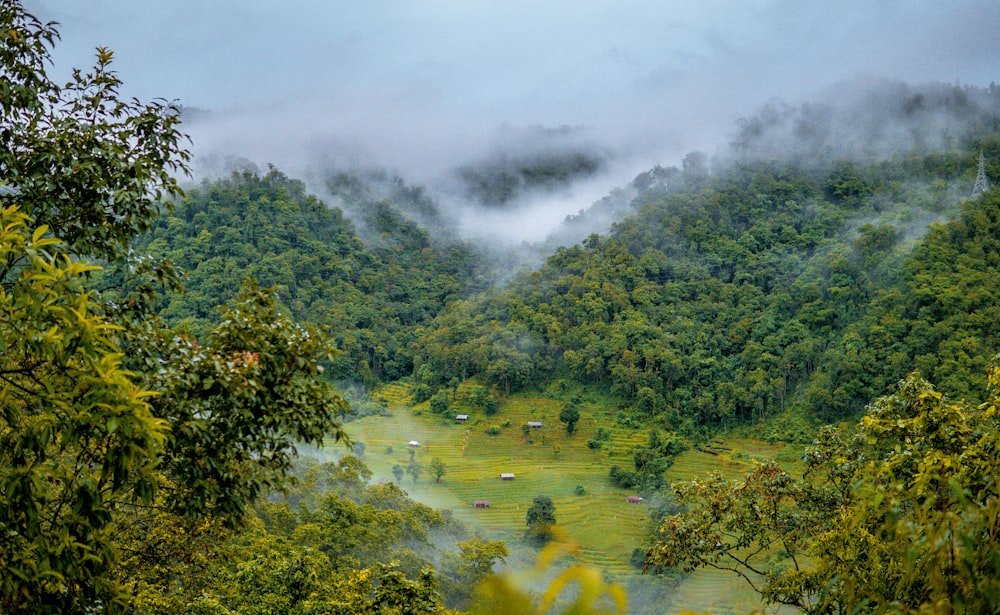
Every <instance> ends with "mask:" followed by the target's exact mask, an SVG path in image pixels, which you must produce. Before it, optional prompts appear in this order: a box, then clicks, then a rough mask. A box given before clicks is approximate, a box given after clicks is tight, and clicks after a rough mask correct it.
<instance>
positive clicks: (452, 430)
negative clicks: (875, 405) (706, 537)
mask: <svg viewBox="0 0 1000 615" xmlns="http://www.w3.org/2000/svg"><path fill="white" fill-rule="evenodd" d="M380 396H381V398H382V399H384V400H386V401H387V402H388V404H389V408H390V411H391V416H372V417H366V418H363V419H360V420H357V421H354V422H352V423H350V424H349V425H347V430H348V432H349V433H350V434H351V437H352V438H353V439H354V440H355V441H361V442H364V443H365V445H366V449H365V454H364V461H365V463H366V464H368V466H369V467H370V468H371V469H372V470H373V472H374V473H375V477H376V479H377V480H390V481H392V480H395V478H394V476H393V472H392V468H393V466H394V465H399V466H403V467H406V466H407V465H408V464H409V463H410V458H411V454H412V456H413V458H414V459H415V460H416V461H417V462H419V463H420V464H421V465H422V466H423V468H424V474H423V475H422V476H421V478H420V479H419V480H418V481H417V482H416V483H414V481H413V479H412V478H411V477H410V476H409V475H406V476H405V477H404V478H403V480H402V486H403V487H404V488H405V489H406V490H407V491H408V492H409V493H410V495H411V496H412V497H413V498H414V499H416V500H418V501H421V502H424V503H427V504H429V505H432V506H434V507H437V508H446V509H450V510H452V511H453V513H454V514H455V516H456V518H458V519H460V520H461V521H463V522H464V523H466V524H467V525H469V526H470V528H472V529H473V530H474V531H478V532H480V533H481V534H482V535H484V536H486V537H489V538H493V539H502V540H506V541H507V542H508V545H509V546H511V547H515V548H516V547H517V546H518V545H519V544H520V543H521V536H522V534H523V532H524V530H525V513H526V511H527V509H528V507H529V506H530V505H531V500H532V498H534V496H536V495H539V494H543V495H548V496H549V497H551V498H552V500H553V502H554V503H555V506H556V518H557V520H558V522H559V525H560V526H562V527H563V528H564V529H565V530H566V532H567V533H568V534H569V536H570V537H571V538H573V539H575V540H576V541H578V542H579V543H580V545H581V547H582V553H581V556H580V558H581V559H582V560H583V561H584V562H586V563H588V564H591V565H594V566H596V567H598V568H599V569H601V570H602V571H604V572H605V574H606V575H607V576H608V577H609V578H612V579H617V580H621V579H624V578H626V577H627V576H629V575H635V574H638V571H637V570H636V569H634V568H633V567H631V565H630V564H629V558H630V557H631V554H632V551H633V549H635V548H637V547H642V546H643V544H644V543H645V540H646V536H647V533H648V531H649V528H648V515H647V513H648V511H647V508H646V506H645V505H643V504H639V505H636V504H629V503H628V502H627V500H626V496H627V495H629V492H626V491H623V490H621V489H617V488H615V487H612V486H611V484H610V483H609V482H608V478H607V476H608V468H609V467H610V466H611V465H613V464H617V465H620V466H622V467H628V466H630V465H631V450H632V448H633V447H635V446H637V445H641V444H645V442H646V440H647V433H646V431H645V430H634V429H629V428H625V427H622V426H620V425H617V424H616V423H615V421H614V410H613V409H610V408H607V407H604V406H602V405H601V400H593V403H587V402H586V401H585V402H584V403H583V404H581V405H580V406H579V408H580V415H581V418H580V421H579V423H578V424H577V432H576V433H575V434H574V435H572V436H570V435H568V434H567V433H566V430H565V427H564V425H563V424H562V423H560V422H559V419H558V415H559V410H560V408H561V403H560V402H559V401H557V400H553V399H547V398H542V397H535V396H515V397H512V398H510V399H508V400H506V401H505V403H504V404H503V406H502V408H501V410H500V412H499V413H498V414H497V415H495V416H486V415H485V414H483V413H482V412H477V411H475V410H468V409H465V408H462V409H459V410H456V411H455V412H453V413H449V414H448V415H447V416H438V415H434V414H431V413H430V412H429V411H428V410H427V408H426V407H425V405H418V406H416V407H413V408H410V407H407V406H405V405H404V404H405V403H406V402H407V401H408V399H407V398H406V395H405V390H402V389H401V388H387V389H384V390H382V391H380ZM457 413H462V414H468V415H469V420H468V421H467V422H465V423H459V422H457V421H455V419H454V415H455V414H457ZM528 421H538V422H541V423H542V424H543V426H542V427H541V428H540V429H531V430H530V431H529V432H528V435H527V437H526V436H525V434H524V433H523V431H522V425H524V424H525V423H527V422H528ZM490 426H495V427H498V428H499V433H498V434H496V435H489V434H488V433H487V428H488V427H490ZM598 427H603V429H604V430H606V431H607V432H609V434H610V435H609V437H608V438H607V440H605V441H604V442H603V445H602V447H601V448H600V449H591V448H589V447H588V446H587V441H588V440H590V439H591V438H593V437H594V436H595V434H596V432H597V428H598ZM411 440H415V441H418V442H420V446H419V448H411V447H410V446H408V442H410V441H411ZM713 450H714V451H715V452H717V454H716V455H711V454H707V453H704V452H699V451H696V450H693V449H692V450H689V451H687V452H685V453H682V454H681V455H680V456H678V458H677V461H676V463H675V464H674V466H673V467H672V468H671V469H670V471H669V473H668V477H669V479H670V480H672V481H678V480H685V479H690V478H693V477H698V476H703V475H705V474H706V473H708V472H710V471H716V472H720V473H722V474H723V475H725V476H727V477H732V478H737V477H739V476H741V475H742V474H743V473H744V472H745V471H746V470H748V469H749V468H751V467H752V464H753V463H754V460H758V459H765V458H771V459H774V458H792V457H794V452H793V451H792V450H791V449H790V448H789V447H787V446H785V445H782V444H768V443H766V442H760V441H756V440H752V439H736V440H732V441H727V442H725V443H717V444H716V446H715V447H714V448H713ZM435 457H436V458H439V459H441V460H442V461H443V462H444V463H445V465H446V466H447V473H446V474H445V476H444V477H443V479H442V481H441V482H440V483H436V482H435V480H434V477H433V476H431V475H430V462H431V460H432V459H433V458H435ZM501 473H513V474H515V476H516V478H515V479H514V480H513V481H501V480H500V478H499V475H500V474H501ZM578 486H580V487H582V488H583V490H584V493H583V494H582V495H581V494H579V493H578V492H577V491H578V490H577V487H578ZM475 500H489V501H490V503H491V506H490V508H488V509H474V508H473V507H472V503H473V501H475ZM758 607H759V605H758V604H757V603H756V602H755V595H754V594H753V593H752V592H751V591H750V590H749V589H748V588H745V587H744V584H743V583H742V582H740V581H738V580H737V579H736V578H735V577H734V576H733V575H728V574H723V573H719V572H716V571H701V572H698V573H696V574H694V575H691V576H689V577H687V578H686V579H685V581H684V582H683V583H682V585H681V587H680V588H679V591H678V592H677V593H676V594H675V600H674V604H673V605H672V606H671V608H669V610H668V611H667V612H680V611H681V610H683V609H698V610H705V609H707V608H711V609H712V612H713V613H726V612H748V611H749V610H751V609H753V608H758Z"/></svg>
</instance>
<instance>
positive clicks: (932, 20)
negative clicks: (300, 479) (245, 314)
mask: <svg viewBox="0 0 1000 615" xmlns="http://www.w3.org/2000/svg"><path fill="white" fill-rule="evenodd" d="M25 6H26V7H27V8H28V9H29V11H31V12H32V13H34V14H35V15H37V16H38V17H40V18H41V19H43V20H54V21H58V22H60V24H61V26H60V32H61V36H62V40H61V42H59V43H58V44H57V46H56V49H55V52H54V58H55V62H56V67H55V68H56V71H57V73H56V74H58V71H59V70H63V71H66V72H67V73H68V69H69V67H70V66H87V65H89V64H90V63H91V62H92V59H93V56H94V51H93V50H94V48H95V47H98V46H106V47H109V48H111V49H112V50H114V52H115V62H114V67H115V68H116V69H117V71H118V73H119V75H120V76H121V78H122V79H123V81H124V83H125V88H124V90H123V93H124V94H126V95H129V96H136V97H138V98H139V99H141V100H148V99H152V98H157V97H159V98H166V99H169V100H176V101H178V102H179V103H181V104H183V105H185V106H189V107H198V108H201V109H208V110H212V111H213V112H215V115H214V116H213V117H214V118H215V121H214V122H213V123H211V124H210V125H201V126H194V125H192V126H191V127H190V130H189V132H190V133H191V136H192V138H193V140H194V144H193V149H194V152H195V154H196V155H199V156H202V157H203V158H204V159H208V158H210V157H211V156H213V155H239V156H244V157H246V158H249V159H250V160H253V161H254V162H257V163H261V164H263V163H268V162H273V163H275V164H278V165H279V166H282V165H284V166H286V167H289V168H292V169H298V168H302V167H304V165H307V164H308V160H309V159H312V158H314V157H316V156H317V155H318V154H317V152H323V153H324V154H325V155H328V156H331V157H334V158H338V157H340V158H345V157H346V158H348V159H351V160H354V161H359V160H360V161H364V162H371V163H377V164H380V165H385V166H387V167H388V168H390V169H393V170H398V171H400V172H401V174H403V176H404V177H413V178H414V180H415V181H418V182H419V181H431V178H433V177H435V176H439V175H441V174H442V173H444V172H446V170H447V169H449V168H452V167H454V166H455V165H456V164H460V163H461V161H463V160H467V159H469V158H474V157H476V156H483V155H485V153H486V152H488V151H489V149H490V148H491V147H495V142H496V139H497V138H498V137H497V135H498V134H499V133H501V132H503V127H510V126H514V127H521V126H545V127H559V126H571V127H574V128H575V129H578V130H580V131H582V133H584V134H586V135H588V138H590V139H592V140H593V141H594V142H596V143H600V144H602V146H605V147H607V148H609V149H610V150H611V151H614V152H615V153H616V155H617V156H618V159H619V160H621V161H628V164H625V163H623V165H622V167H621V172H622V173H625V172H629V173H631V172H632V171H636V170H642V169H643V168H649V166H651V165H652V164H664V165H670V164H678V163H679V161H680V159H681V158H682V157H683V155H684V154H685V153H687V152H689V151H692V150H702V151H705V152H708V153H712V152H713V151H714V150H715V149H717V148H720V147H722V146H723V145H724V144H725V142H726V138H727V136H728V135H730V134H731V133H732V131H733V129H734V125H735V120H736V119H738V118H739V117H741V116H745V115H750V114H752V113H753V112H754V111H755V110H756V109H757V108H759V107H760V106H761V105H762V104H764V103H766V102H767V101H768V100H770V99H773V98H780V99H782V100H786V101H789V102H792V103H794V102H797V101H801V100H808V99H809V97H810V96H812V95H815V94H816V93H817V92H820V91H827V92H828V91H829V90H828V88H829V86H830V85H831V84H835V83H838V82H841V81H843V80H849V79H854V78H858V77H866V78H886V79H898V80H903V81H907V82H911V83H926V82H944V83H961V84H970V85H977V86H986V85H989V84H990V82H992V81H1000V79H998V78H997V72H998V68H1000V38H998V32H1000V0H934V1H927V0H905V1H904V0H837V1H833V0H742V1H722V0H699V1H692V0H683V1H679V0H611V1H596V0H572V1H569V0H492V1H480V0H451V1H443V0H394V1H390V0H364V1H362V2H358V1H357V0H352V1H351V2H344V1H341V0H281V1H280V2H279V1H277V0H170V1H164V0H27V1H26V2H25ZM824 88H827V89H824ZM626 167H627V168H626ZM616 181H617V180H616ZM595 189H597V188H595ZM574 198H578V197H574ZM588 198H589V197H588ZM574 207H575V205H574ZM576 209H578V208H575V209H571V211H576Z"/></svg>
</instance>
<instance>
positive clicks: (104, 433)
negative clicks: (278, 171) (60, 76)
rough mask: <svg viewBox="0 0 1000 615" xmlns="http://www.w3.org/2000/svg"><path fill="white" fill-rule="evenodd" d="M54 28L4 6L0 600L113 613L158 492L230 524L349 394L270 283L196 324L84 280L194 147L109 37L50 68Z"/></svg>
mask: <svg viewBox="0 0 1000 615" xmlns="http://www.w3.org/2000/svg"><path fill="white" fill-rule="evenodd" d="M56 38H57V33H56V31H55V29H54V27H53V25H52V24H42V23H41V22H39V21H38V20H37V19H36V18H34V17H32V16H31V15H29V14H27V13H26V12H25V11H24V9H23V8H22V6H21V5H20V3H19V2H17V1H12V2H4V3H3V4H2V6H0V70H2V78H0V187H2V188H3V189H2V190H0V207H2V210H0V568H2V569H3V574H0V611H3V612H4V613H12V614H16V613H38V612H59V613H84V612H87V613H89V612H97V611H101V612H112V613H113V612H121V611H124V610H126V608H127V602H128V600H129V597H128V596H127V595H126V593H125V592H124V591H123V587H122V585H121V579H122V578H124V577H125V576H126V575H119V574H118V572H119V571H118V570H117V569H116V564H117V562H118V561H119V556H120V553H121V551H122V548H123V547H126V546H127V548H129V549H130V550H132V551H140V552H143V553H144V554H145V555H148V557H149V558H153V559H155V558H156V557H157V554H156V552H155V548H154V547H155V545H153V544H151V543H150V542H146V541H143V540H138V541H134V540H132V541H131V542H129V543H128V544H127V545H126V544H124V543H122V542H121V540H123V539H124V537H135V536H140V537H142V536H143V535H144V534H143V533H142V532H140V531H134V530H135V528H139V529H141V528H144V527H153V526H154V524H153V523H152V522H151V520H152V519H154V518H155V516H156V515H158V514H159V512H158V511H160V510H167V511H169V512H172V513H174V514H176V515H178V516H179V518H182V519H186V520H188V522H189V523H197V521H198V520H199V519H205V520H211V521H212V522H213V523H214V522H219V523H221V524H222V525H223V526H235V525H237V524H238V523H239V522H240V521H241V519H242V517H243V513H244V511H245V507H246V505H247V504H248V503H249V502H252V501H253V500H254V499H255V498H256V497H257V496H258V495H259V494H261V493H262V491H264V490H265V489H269V488H271V487H277V486H280V485H281V483H282V482H283V480H284V478H285V476H286V474H287V472H288V470H289V466H290V460H291V458H292V456H293V455H294V454H295V449H294V443H295V442H310V443H314V444H321V443H322V441H323V440H324V438H325V436H326V435H328V434H329V435H332V436H333V437H334V438H336V439H341V438H343V437H344V435H343V433H342V432H341V431H340V426H339V422H338V419H337V414H338V412H340V411H341V410H343V409H344V404H343V402H342V401H341V400H340V398H339V397H337V396H336V395H335V394H333V392H332V390H331V389H330V388H329V387H328V386H326V385H324V384H322V383H321V382H320V381H319V380H318V377H319V375H320V372H321V371H322V366H321V363H322V362H324V361H327V360H328V359H329V358H330V357H331V356H332V354H333V352H334V351H333V349H332V348H331V347H330V346H329V345H328V344H327V343H326V342H325V341H324V340H323V338H322V337H321V336H318V335H316V334H315V332H313V331H309V330H307V329H304V328H301V327H299V326H297V325H295V324H294V323H292V322H291V321H289V320H288V319H286V318H285V317H283V316H282V315H280V314H279V313H278V312H277V311H276V309H275V306H274V303H273V300H272V299H271V298H270V296H269V295H268V294H267V293H266V292H262V291H260V290H258V289H256V288H253V287H249V288H247V289H246V291H245V293H244V294H243V295H242V296H241V298H240V299H239V300H238V301H237V302H236V304H235V306H234V307H233V308H232V309H230V310H228V311H227V312H226V313H225V314H224V317H223V319H222V322H221V323H220V324H219V326H218V327H217V328H216V329H215V330H214V331H213V332H212V333H211V334H210V335H209V336H208V337H207V338H205V339H203V340H201V341H196V340H194V339H193V338H191V337H190V336H188V335H186V334H183V333H178V332H174V331H170V330H167V329H165V328H163V327H162V326H160V325H159V324H158V322H157V321H156V319H154V318H151V317H150V316H149V314H146V313H144V312H143V308H144V305H145V304H144V303H143V302H142V301H138V300H136V301H132V300H127V301H123V302H114V303H112V302H111V301H109V300H108V297H107V296H104V297H101V296H100V295H98V294H97V292H96V291H95V290H94V288H93V285H94V284H93V278H92V276H93V272H94V271H95V270H96V269H97V268H96V267H94V266H93V265H90V264H87V263H86V262H85V260H84V259H86V258H87V257H99V258H102V259H104V260H105V262H112V263H114V262H119V263H123V262H125V261H127V260H128V259H129V253H128V249H127V246H128V243H129V241H130V240H131V239H132V238H133V237H134V236H135V234H136V233H138V232H140V231H142V230H144V229H146V228H148V226H149V224H150V221H151V220H152V218H153V217H154V216H155V215H157V202H158V199H159V198H160V197H162V196H171V195H173V196H176V195H177V194H179V189H178V186H177V183H176V180H175V179H174V176H173V172H174V171H184V170H185V162H186V160H187V153H186V152H185V151H184V150H183V149H182V148H181V147H180V142H181V140H182V138H183V137H182V135H181V134H180V133H179V132H178V131H177V129H176V126H177V122H178V118H177V110H176V109H175V108H174V107H172V106H170V105H164V104H159V103H154V104H150V105H142V104H140V103H138V102H132V103H126V102H122V101H120V100H119V98H118V87H119V85H120V82H119V80H118V79H117V77H116V76H115V74H114V73H113V72H111V71H110V69H109V64H110V61H111V53H110V52H108V51H106V50H98V54H97V55H98V58H97V64H96V66H95V67H94V69H93V70H92V71H91V72H87V73H84V72H81V71H76V72H74V74H73V77H72V80H71V81H70V83H69V85H67V86H59V85H57V84H55V83H54V82H52V81H51V80H50V79H49V78H48V76H47V74H46V68H47V64H48V63H49V54H50V49H51V45H52V42H53V41H54V40H55V39H56ZM156 273H158V274H159V275H160V276H161V277H162V276H163V275H164V273H165V270H164V269H158V270H157V271H156ZM133 299H135V298H134V297H133ZM145 535H146V536H150V535H149V534H148V533H147V534H145ZM130 540H131V539H130Z"/></svg>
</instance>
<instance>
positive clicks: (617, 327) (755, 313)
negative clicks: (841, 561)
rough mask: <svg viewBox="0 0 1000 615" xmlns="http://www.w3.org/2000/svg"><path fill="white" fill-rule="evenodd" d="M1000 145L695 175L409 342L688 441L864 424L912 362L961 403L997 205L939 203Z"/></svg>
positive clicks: (497, 378) (991, 300) (511, 382)
mask: <svg viewBox="0 0 1000 615" xmlns="http://www.w3.org/2000/svg"><path fill="white" fill-rule="evenodd" d="M997 145H998V143H997V141H996V140H995V139H991V140H988V141H987V142H982V141H980V142H978V143H976V144H974V146H973V147H970V148H969V149H967V150H966V151H963V152H959V151H954V152H952V153H949V154H941V153H935V154H926V155H917V154H910V155H905V156H896V157H894V158H892V159H890V160H889V161H886V162H882V163H878V164H867V165H866V164H862V163H859V162H850V161H843V162H838V163H836V164H833V165H832V166H831V167H829V168H827V169H825V170H823V171H822V172H817V171H816V170H809V171H806V170H803V169H801V168H799V167H797V166H795V165H792V164H790V163H771V164H755V165H744V166H738V167H735V168H732V169H730V170H728V171H726V172H723V173H718V174H717V175H715V176H708V175H707V174H705V173H701V172H700V170H699V169H690V170H689V171H687V172H686V175H687V177H685V178H684V181H682V182H679V184H680V185H683V186H685V187H684V188H683V189H673V190H664V189H662V187H653V188H651V189H649V190H646V191H645V192H643V193H641V194H640V195H639V196H638V197H637V198H636V199H635V200H634V201H633V205H634V206H635V208H636V211H635V213H634V215H632V216H630V217H628V218H627V219H625V220H624V221H623V222H621V223H620V224H617V225H616V226H615V227H614V228H613V229H612V231H611V232H610V233H609V234H608V236H606V237H600V236H592V237H591V238H589V239H588V240H586V241H584V242H583V244H582V245H578V246H574V247H564V248H560V249H559V250H558V251H557V252H556V254H555V255H554V256H552V257H551V258H550V259H549V260H548V262H547V263H546V264H545V265H544V266H543V267H542V268H541V269H540V270H539V271H537V272H535V273H532V274H530V275H527V276H524V277H522V278H520V279H519V280H517V281H516V282H515V283H514V284H512V285H511V286H510V287H509V288H508V289H506V290H505V291H503V292H498V293H496V294H493V295H490V296H486V297H479V298H477V299H475V300H473V301H466V302H460V303H456V304H453V305H451V306H449V309H448V310H447V312H446V313H445V314H442V315H441V316H440V317H439V318H438V319H437V321H436V325H437V326H436V327H435V328H434V329H432V330H430V331H428V332H427V333H426V334H424V335H423V337H421V339H420V344H419V345H418V347H419V348H420V351H421V352H420V355H419V356H418V358H417V360H416V364H417V365H418V370H417V375H418V376H419V377H420V378H421V379H422V380H423V382H424V384H426V385H428V386H429V387H430V388H432V389H433V388H434V387H439V386H443V385H444V384H445V383H447V382H448V381H450V380H452V379H454V378H464V377H469V376H472V375H476V376H478V377H479V378H481V379H484V380H486V381H487V382H489V383H490V384H492V385H495V386H496V387H498V389H500V390H503V391H506V390H508V389H510V388H516V387H525V386H532V385H536V384H540V383H542V382H545V381H546V380H548V379H551V378H554V377H567V378H572V379H575V380H577V381H580V382H582V383H587V384H590V385H596V386H600V387H604V388H606V389H607V390H609V391H610V392H611V393H613V394H615V395H617V396H618V397H620V398H621V399H622V400H623V404H624V405H625V406H627V407H629V408H630V410H631V413H632V416H633V417H635V418H637V419H640V420H641V419H643V418H644V417H645V418H650V417H652V416H659V417H663V418H666V419H667V420H668V422H669V423H670V424H672V425H673V426H674V427H675V428H678V427H686V428H688V429H694V430H698V429H700V428H701V427H711V426H718V425H720V424H727V423H733V422H739V421H746V420H750V419H760V418H764V417H768V416H774V415H776V414H780V413H783V412H785V413H787V416H793V413H794V415H795V416H802V414H801V413H803V412H804V413H805V416H807V417H810V418H811V419H813V420H820V421H832V420H839V419H844V418H847V417H851V416H855V415H856V414H857V413H859V412H860V411H861V410H862V409H863V408H864V407H865V405H866V404H867V403H868V401H870V400H871V399H873V398H874V397H877V396H878V395H881V394H884V393H885V392H886V391H887V390H888V386H889V385H890V384H892V383H894V382H896V381H897V380H898V379H900V378H901V377H903V376H904V375H905V374H906V373H907V372H908V371H909V370H912V369H913V368H920V369H921V370H923V371H924V373H925V374H927V375H929V376H931V377H932V378H934V379H935V380H937V381H938V382H940V385H941V388H942V389H943V390H945V391H946V392H948V393H951V394H955V395H958V396H964V397H968V398H970V399H972V398H974V397H975V396H976V388H975V387H974V386H973V385H972V384H971V383H972V382H973V381H974V380H975V379H976V378H981V375H982V373H983V369H984V368H985V366H986V362H987V360H988V359H989V358H990V357H991V356H992V354H993V353H994V352H996V350H997V348H998V347H1000V346H998V342H1000V339H998V323H1000V320H997V318H996V316H997V314H996V309H997V308H996V305H997V299H998V298H1000V297H998V296H997V294H998V285H997V284H996V283H995V282H992V283H991V282H990V280H996V279H1000V278H998V277H997V276H998V273H1000V272H998V271H997V267H998V264H1000V263H998V257H997V254H998V248H1000V243H998V236H1000V219H998V211H997V210H998V207H1000V199H998V197H997V196H996V195H995V194H989V195H987V196H983V197H980V198H977V199H972V200H967V201H965V202H961V203H959V202H958V201H957V200H956V199H954V198H951V197H949V194H950V193H952V192H953V191H954V190H955V189H956V188H958V189H960V190H962V191H967V190H969V189H971V187H972V184H973V179H974V174H975V168H976V159H977V158H978V154H979V151H980V146H982V147H983V148H984V149H985V151H986V152H987V156H988V157H989V158H990V160H996V159H997V158H998V154H1000V148H998V147H997ZM966 194H968V192H966ZM955 216H957V218H956V219H954V220H953V221H950V222H947V223H944V224H943V225H938V226H932V227H931V230H930V232H929V233H927V234H926V236H923V235H924V233H925V232H926V229H927V224H928V223H930V222H933V221H942V222H943V221H945V220H947V219H949V218H951V217H955ZM806 433H807V432H805V431H804V432H803V433H802V434H801V435H805V434H806ZM779 435H786V436H793V437H794V436H796V435H798V434H779Z"/></svg>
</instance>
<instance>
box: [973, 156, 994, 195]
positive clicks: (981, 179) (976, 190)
mask: <svg viewBox="0 0 1000 615" xmlns="http://www.w3.org/2000/svg"><path fill="white" fill-rule="evenodd" d="M989 189H990V183H989V182H988V181H987V180H986V157H985V156H983V150H979V173H977V174H976V185H975V186H973V187H972V196H976V195H977V194H982V193H984V192H986V191H987V190H989Z"/></svg>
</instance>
